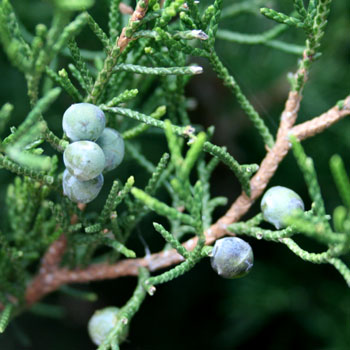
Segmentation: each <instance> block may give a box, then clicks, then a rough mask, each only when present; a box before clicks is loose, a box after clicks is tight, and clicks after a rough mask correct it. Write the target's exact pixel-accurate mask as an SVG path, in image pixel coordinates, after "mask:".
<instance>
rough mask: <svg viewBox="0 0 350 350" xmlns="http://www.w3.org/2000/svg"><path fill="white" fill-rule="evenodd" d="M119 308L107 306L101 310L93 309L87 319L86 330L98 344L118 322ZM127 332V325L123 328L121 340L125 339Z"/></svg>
mask: <svg viewBox="0 0 350 350" xmlns="http://www.w3.org/2000/svg"><path fill="white" fill-rule="evenodd" d="M118 313H119V309H118V308H117V307H113V306H109V307H106V308H104V309H101V310H97V311H95V313H94V314H93V315H92V317H91V318H90V320H89V324H88V331H89V335H90V338H91V340H92V341H93V342H94V343H95V344H96V345H100V344H101V343H102V342H103V341H104V340H105V339H106V337H107V336H108V333H109V332H110V331H111V330H112V329H113V328H115V326H116V325H117V322H118V320H119V319H118ZM127 334H128V327H126V328H125V331H124V334H123V335H122V337H121V341H123V340H125V338H126V337H127Z"/></svg>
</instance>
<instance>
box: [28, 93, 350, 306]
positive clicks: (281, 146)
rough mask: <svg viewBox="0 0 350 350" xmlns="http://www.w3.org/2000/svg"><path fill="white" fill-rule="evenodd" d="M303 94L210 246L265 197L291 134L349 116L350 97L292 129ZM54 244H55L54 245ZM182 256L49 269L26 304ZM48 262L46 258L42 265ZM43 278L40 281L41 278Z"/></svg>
mask: <svg viewBox="0 0 350 350" xmlns="http://www.w3.org/2000/svg"><path fill="white" fill-rule="evenodd" d="M299 103H300V95H298V93H296V92H291V93H290V94H289V97H288V100H287V102H286V106H285V109H284V111H283V113H282V116H281V123H280V127H279V131H278V134H277V139H276V143H275V145H274V146H273V148H271V149H270V150H268V152H267V154H266V156H265V158H264V159H263V161H262V162H261V165H260V168H259V170H258V172H257V173H256V175H255V176H254V177H253V178H252V179H251V189H252V193H251V196H250V197H248V196H247V195H246V194H245V193H242V194H241V195H240V196H239V197H238V198H237V199H236V201H235V202H234V203H233V204H232V206H231V208H230V209H229V210H228V211H227V213H226V214H225V215H224V216H222V217H221V218H220V219H219V220H218V221H217V222H216V223H215V224H213V225H212V226H211V227H210V228H209V229H208V230H207V231H206V232H205V235H206V244H211V243H213V242H214V241H215V240H217V239H218V238H220V237H222V236H224V235H226V234H229V233H228V232H227V231H226V228H227V226H228V225H230V224H232V223H233V222H236V221H238V220H239V219H240V218H241V217H242V216H243V215H244V214H245V213H246V212H247V211H248V210H249V208H250V207H251V206H252V204H253V203H254V201H255V200H256V199H257V198H258V197H259V196H260V195H261V194H262V192H263V191H264V189H265V188H266V186H267V184H268V182H269V180H270V179H271V177H272V176H273V175H274V173H275V171H276V169H277V167H278V165H279V163H280V162H281V161H282V160H283V158H284V157H285V156H286V155H287V153H288V151H289V149H290V143H289V139H288V135H289V133H290V132H292V133H293V134H294V135H295V136H297V137H298V138H299V139H301V140H303V139H306V138H309V137H312V136H313V135H315V134H317V133H318V132H321V131H323V130H324V129H326V128H328V127H329V126H331V125H332V124H334V123H335V122H337V121H339V120H341V119H342V118H344V117H345V116H346V115H350V96H349V97H347V99H346V100H345V102H344V107H343V108H342V109H341V110H339V108H338V107H333V108H331V109H330V110H329V111H328V112H326V113H324V114H322V115H320V116H319V117H317V118H314V119H312V120H310V121H308V122H305V123H302V124H299V125H297V126H295V127H293V124H294V123H295V120H296V117H297V112H298V109H299ZM54 244H55V243H54ZM195 245H196V238H193V239H190V240H188V241H187V242H185V243H184V246H185V248H186V249H187V250H192V249H193V248H194V247H195ZM50 250H51V248H50V249H49V251H50ZM183 260H184V259H183V257H182V256H181V255H179V254H178V253H177V252H176V251H175V250H167V251H162V252H159V253H155V254H152V255H150V256H147V257H145V258H138V259H126V260H121V261H119V262H117V263H115V264H111V265H110V264H107V263H101V264H92V265H90V266H88V267H87V268H85V269H75V270H68V269H67V268H61V269H60V268H57V269H54V270H46V271H47V272H46V273H44V274H43V275H41V273H40V274H39V276H38V277H36V278H35V279H34V280H33V282H32V283H31V284H30V285H29V286H28V289H27V293H26V301H27V304H28V305H31V304H33V303H35V302H36V301H38V300H40V299H41V298H42V297H44V296H45V295H46V294H48V293H50V292H52V291H54V290H56V289H58V288H59V287H60V286H61V285H64V284H67V283H77V282H80V283H82V282H90V281H95V280H105V279H115V278H117V277H122V276H136V275H137V274H138V268H139V267H140V266H143V267H147V268H148V269H149V270H150V271H155V270H158V269H161V268H166V267H168V266H172V265H175V264H178V263H180V262H181V261H183ZM44 261H45V257H44V259H43V262H44ZM39 277H40V279H39ZM39 282H40V283H39Z"/></svg>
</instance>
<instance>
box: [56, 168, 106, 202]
mask: <svg viewBox="0 0 350 350" xmlns="http://www.w3.org/2000/svg"><path fill="white" fill-rule="evenodd" d="M62 184H63V193H64V195H66V196H67V197H68V198H69V199H70V200H71V201H72V202H75V203H89V202H91V201H92V200H94V199H95V198H96V197H97V196H98V194H99V193H100V191H101V188H102V186H103V175H102V174H100V175H99V176H97V177H96V178H94V179H92V180H89V181H80V180H78V179H77V178H76V177H75V176H73V175H72V174H71V173H70V172H69V171H68V170H67V169H66V170H65V171H64V173H63V181H62Z"/></svg>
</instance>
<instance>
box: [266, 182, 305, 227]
mask: <svg viewBox="0 0 350 350" xmlns="http://www.w3.org/2000/svg"><path fill="white" fill-rule="evenodd" d="M260 206H261V211H262V214H263V216H264V219H265V220H266V221H267V222H269V223H270V224H272V225H274V226H275V227H276V228H277V229H281V228H284V227H286V223H285V217H286V216H288V215H290V214H291V213H292V212H293V211H295V210H298V209H299V210H304V202H303V200H302V199H301V198H300V196H299V195H298V194H297V193H296V192H294V191H293V190H290V189H289V188H287V187H283V186H274V187H271V188H270V189H269V190H268V191H266V193H265V194H264V196H263V197H262V199H261V204H260Z"/></svg>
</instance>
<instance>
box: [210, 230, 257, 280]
mask: <svg viewBox="0 0 350 350" xmlns="http://www.w3.org/2000/svg"><path fill="white" fill-rule="evenodd" d="M253 264H254V256H253V250H252V248H251V246H250V245H249V244H248V243H247V242H246V241H244V240H243V239H241V238H238V237H225V238H221V239H219V240H217V241H216V242H215V245H214V248H213V251H212V257H211V266H212V268H213V269H214V270H215V271H216V272H217V274H218V275H220V276H221V277H224V278H239V277H243V276H245V275H246V274H247V273H248V272H249V271H250V269H251V268H252V267H253Z"/></svg>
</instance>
